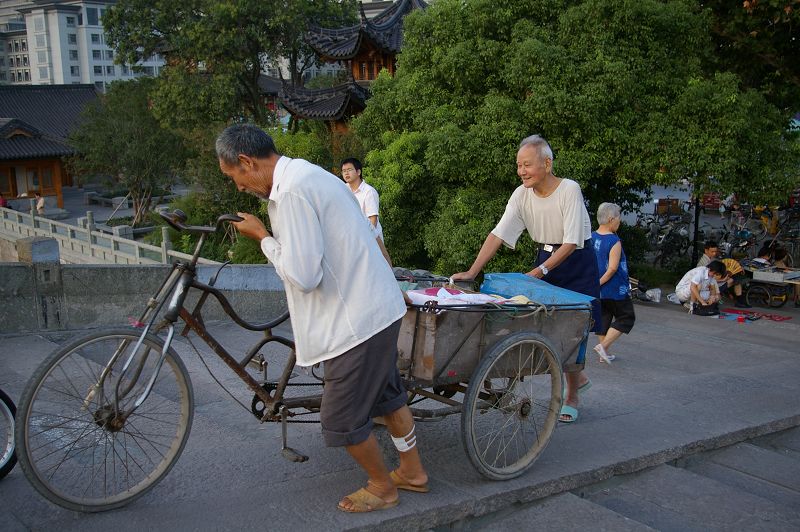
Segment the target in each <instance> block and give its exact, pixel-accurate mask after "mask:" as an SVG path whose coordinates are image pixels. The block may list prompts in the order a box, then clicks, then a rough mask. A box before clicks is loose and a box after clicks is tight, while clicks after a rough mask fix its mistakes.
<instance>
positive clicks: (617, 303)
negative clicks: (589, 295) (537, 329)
mask: <svg viewBox="0 0 800 532" xmlns="http://www.w3.org/2000/svg"><path fill="white" fill-rule="evenodd" d="M620 218H621V211H620V208H619V205H617V204H615V203H601V204H600V207H598V208H597V223H598V224H600V227H598V228H597V231H594V232H593V233H592V243H593V244H594V252H595V255H596V256H597V271H598V272H600V308H601V312H602V319H601V325H600V330H599V331H597V338H598V339H599V340H600V343H599V344H597V345H596V346H594V350H595V352H596V353H597V354H598V355H599V356H600V360H601V361H602V362H605V363H607V364H611V361H612V360H614V359H615V358H616V357H615V356H614V355H612V354H610V353H609V352H608V350H609V348H610V347H611V344H613V343H614V342H616V341H617V339H619V337H620V336H622V335H623V334H628V333H629V332H631V329H632V328H633V324H634V322H635V321H636V313H635V312H634V310H633V301H632V300H631V284H630V279H628V261H627V259H626V257H625V251H624V250H623V249H622V241H621V240H620V239H619V237H618V236H617V230H618V229H619V224H620Z"/></svg>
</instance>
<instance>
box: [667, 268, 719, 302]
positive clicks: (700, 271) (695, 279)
mask: <svg viewBox="0 0 800 532" xmlns="http://www.w3.org/2000/svg"><path fill="white" fill-rule="evenodd" d="M708 272H709V270H708V268H707V267H706V266H698V267H697V268H692V269H691V270H689V271H688V272H686V273H685V274H684V276H683V277H682V278H681V280H680V281H678V284H677V285H676V286H675V293H676V294H678V298H679V299H680V300H681V301H683V300H686V299H689V294H690V293H691V290H692V287H691V285H693V284H695V285H697V289H698V291H700V292H701V293H702V292H706V291H708V290H710V286H711V282H712V280H711V276H710V275H709V273H708ZM714 283H715V284H716V282H714Z"/></svg>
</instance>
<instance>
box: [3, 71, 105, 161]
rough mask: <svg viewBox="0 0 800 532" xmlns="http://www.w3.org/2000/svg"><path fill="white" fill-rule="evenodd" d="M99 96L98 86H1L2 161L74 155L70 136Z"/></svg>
mask: <svg viewBox="0 0 800 532" xmlns="http://www.w3.org/2000/svg"><path fill="white" fill-rule="evenodd" d="M96 99H97V92H96V91H95V88H94V85H22V86H9V85H0V117H6V118H0V160H8V159H22V158H41V157H60V156H63V155H70V154H72V153H73V150H72V148H70V147H69V146H68V145H67V144H66V138H67V136H68V135H69V132H70V131H71V130H72V128H73V127H74V126H75V125H76V124H77V123H78V119H79V118H80V114H81V112H83V109H84V107H85V106H86V104H87V103H89V102H92V101H95V100H96ZM17 130H20V131H23V132H24V133H25V134H22V135H14V136H13V137H10V138H8V135H10V134H11V133H13V132H14V131H17Z"/></svg>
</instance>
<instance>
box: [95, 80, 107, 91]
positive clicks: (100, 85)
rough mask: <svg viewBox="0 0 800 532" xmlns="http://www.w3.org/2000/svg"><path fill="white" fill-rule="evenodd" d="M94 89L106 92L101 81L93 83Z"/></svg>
mask: <svg viewBox="0 0 800 532" xmlns="http://www.w3.org/2000/svg"><path fill="white" fill-rule="evenodd" d="M94 87H95V88H96V89H97V90H99V91H105V90H106V86H105V85H104V84H103V82H102V81H95V82H94Z"/></svg>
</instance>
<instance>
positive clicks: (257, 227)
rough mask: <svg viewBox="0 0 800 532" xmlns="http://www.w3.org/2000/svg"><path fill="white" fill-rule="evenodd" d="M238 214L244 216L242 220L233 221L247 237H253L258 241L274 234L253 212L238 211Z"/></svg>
mask: <svg viewBox="0 0 800 532" xmlns="http://www.w3.org/2000/svg"><path fill="white" fill-rule="evenodd" d="M236 214H237V215H239V216H240V217H241V218H242V221H241V222H231V223H232V224H233V226H234V227H235V228H236V230H237V231H239V232H240V233H241V234H243V235H244V236H246V237H247V238H252V239H253V240H255V241H256V242H261V240H263V239H264V238H266V237H268V236H272V235H271V234H270V233H269V231H267V228H266V227H265V226H264V223H263V222H262V221H261V220H259V219H258V218H256V217H255V216H253V215H252V214H248V213H246V212H237V213H236Z"/></svg>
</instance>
